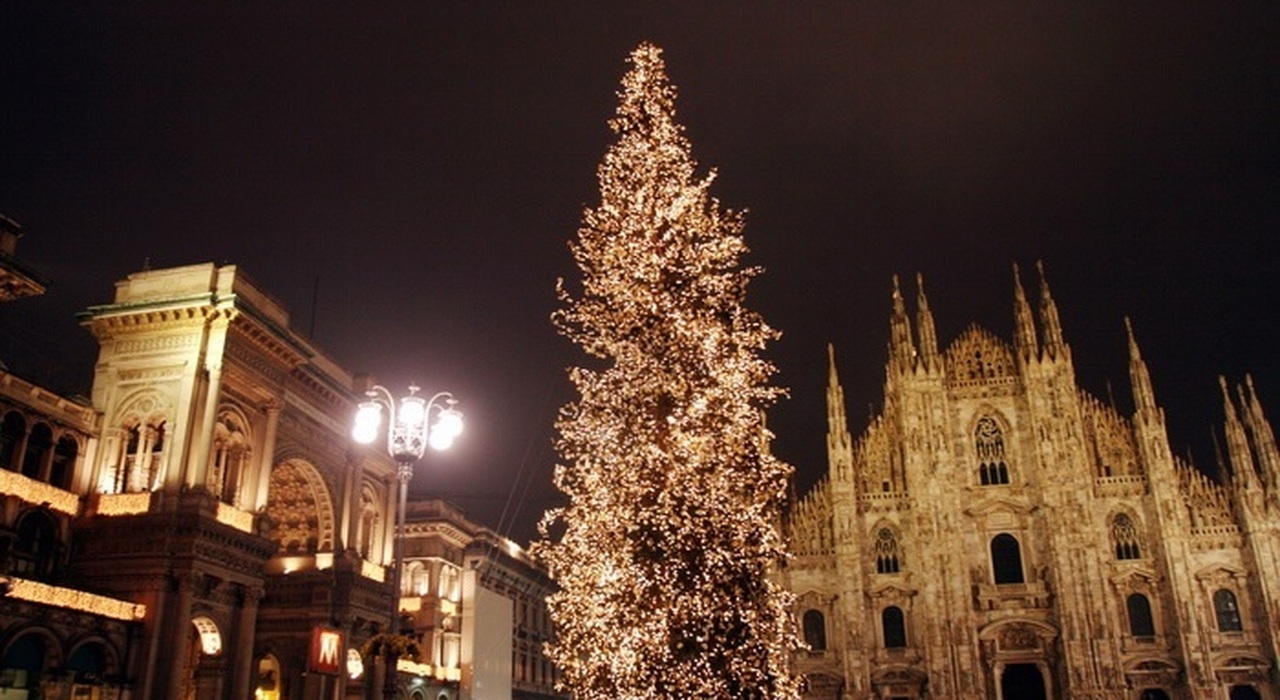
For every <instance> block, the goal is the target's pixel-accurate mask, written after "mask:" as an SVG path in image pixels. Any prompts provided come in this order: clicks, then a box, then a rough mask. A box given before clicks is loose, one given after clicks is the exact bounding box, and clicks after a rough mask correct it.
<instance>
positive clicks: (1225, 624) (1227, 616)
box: [1213, 588, 1244, 632]
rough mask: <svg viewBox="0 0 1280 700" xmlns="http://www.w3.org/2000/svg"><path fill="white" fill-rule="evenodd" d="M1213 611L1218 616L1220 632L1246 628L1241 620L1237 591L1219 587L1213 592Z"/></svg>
mask: <svg viewBox="0 0 1280 700" xmlns="http://www.w3.org/2000/svg"><path fill="white" fill-rule="evenodd" d="M1213 611H1214V613H1215V614H1216V615H1217V617H1218V631H1219V632H1239V631H1241V630H1243V629H1244V626H1243V625H1242V624H1241V622H1240V607H1239V606H1238V605H1237V604H1236V594H1235V593H1232V592H1231V591H1229V590H1227V589H1225V588H1219V589H1218V590H1217V592H1215V593H1214V594H1213Z"/></svg>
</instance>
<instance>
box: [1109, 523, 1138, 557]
mask: <svg viewBox="0 0 1280 700" xmlns="http://www.w3.org/2000/svg"><path fill="white" fill-rule="evenodd" d="M1111 543H1112V545H1113V546H1114V547H1115V552H1116V559H1141V558H1142V548H1141V546H1140V544H1139V537H1138V528H1137V526H1136V525H1134V523H1133V518H1130V517H1129V515H1128V514H1127V513H1116V515H1115V517H1113V518H1112V519H1111Z"/></svg>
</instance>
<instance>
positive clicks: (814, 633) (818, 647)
mask: <svg viewBox="0 0 1280 700" xmlns="http://www.w3.org/2000/svg"><path fill="white" fill-rule="evenodd" d="M803 619H804V643H805V644H808V645H809V649H810V650H812V651H824V650H826V648H827V620H826V618H825V617H823V616H822V613H820V612H818V611H817V610H806V611H804V618H803Z"/></svg>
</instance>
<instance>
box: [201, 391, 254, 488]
mask: <svg viewBox="0 0 1280 700" xmlns="http://www.w3.org/2000/svg"><path fill="white" fill-rule="evenodd" d="M247 432H248V431H247V430H246V429H245V427H244V420H243V418H242V417H241V415H240V413H239V412H238V411H236V410H234V409H223V410H222V411H221V412H220V413H219V414H218V421H217V424H216V425H215V426H214V429H213V445H212V448H211V449H212V452H211V454H210V455H209V477H208V483H209V490H210V492H212V493H213V494H214V495H215V496H217V497H218V500H220V501H222V502H223V503H227V504H230V505H233V506H239V505H240V493H241V489H242V488H243V486H244V477H245V472H246V471H247V470H248V468H249V464H250V458H251V456H252V450H251V448H250V442H249V438H248V436H247Z"/></svg>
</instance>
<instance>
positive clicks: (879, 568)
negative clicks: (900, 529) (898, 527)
mask: <svg viewBox="0 0 1280 700" xmlns="http://www.w3.org/2000/svg"><path fill="white" fill-rule="evenodd" d="M875 553H876V573H877V574H896V573H898V571H899V570H900V568H901V561H900V559H899V556H900V554H899V547H898V536H897V535H895V534H894V532H893V530H892V529H890V528H887V527H882V528H880V530H879V531H878V532H876V543H875Z"/></svg>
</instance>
